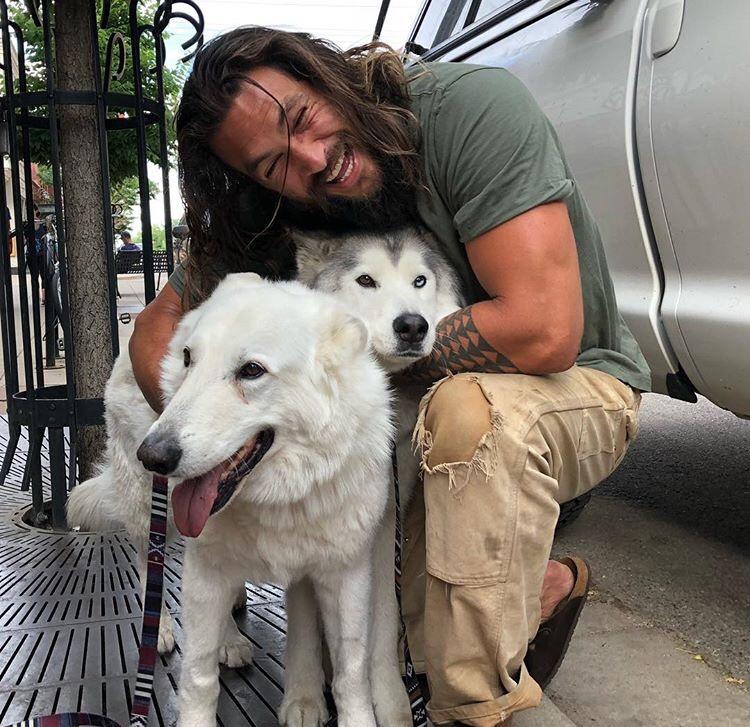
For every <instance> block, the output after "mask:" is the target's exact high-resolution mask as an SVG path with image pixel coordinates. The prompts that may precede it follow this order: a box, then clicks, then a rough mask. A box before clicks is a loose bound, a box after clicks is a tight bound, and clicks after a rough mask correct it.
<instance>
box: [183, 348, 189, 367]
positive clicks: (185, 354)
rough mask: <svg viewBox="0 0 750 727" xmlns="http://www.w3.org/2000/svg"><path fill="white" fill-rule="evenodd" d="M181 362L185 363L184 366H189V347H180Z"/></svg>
mask: <svg viewBox="0 0 750 727" xmlns="http://www.w3.org/2000/svg"><path fill="white" fill-rule="evenodd" d="M182 363H184V364H185V368H187V367H188V366H190V349H189V348H187V347H185V348H183V349H182Z"/></svg>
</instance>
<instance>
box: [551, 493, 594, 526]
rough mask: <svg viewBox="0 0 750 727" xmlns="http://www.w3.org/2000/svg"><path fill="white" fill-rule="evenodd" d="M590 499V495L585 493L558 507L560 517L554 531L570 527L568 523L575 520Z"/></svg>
mask: <svg viewBox="0 0 750 727" xmlns="http://www.w3.org/2000/svg"><path fill="white" fill-rule="evenodd" d="M590 499H591V493H590V492H586V493H584V494H583V495H581V496H580V497H576V498H574V499H573V500H568V502H564V503H563V504H562V505H560V515H559V516H558V518H557V527H556V528H555V531H558V530H562V528H564V527H565V526H566V525H570V523H572V522H573V521H575V520H577V519H578V516H579V515H580V514H581V513H582V512H583V508H584V507H586V505H587V504H588V502H589V500H590Z"/></svg>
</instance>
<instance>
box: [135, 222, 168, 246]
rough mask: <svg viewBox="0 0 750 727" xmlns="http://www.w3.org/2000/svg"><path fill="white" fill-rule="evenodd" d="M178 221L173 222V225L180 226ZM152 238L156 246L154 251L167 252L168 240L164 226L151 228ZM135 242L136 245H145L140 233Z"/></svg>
mask: <svg viewBox="0 0 750 727" xmlns="http://www.w3.org/2000/svg"><path fill="white" fill-rule="evenodd" d="M178 222H179V221H178V220H173V221H172V225H173V226H174V225H176V224H178ZM151 236H152V239H153V244H154V250H166V249H167V240H166V233H165V231H164V226H163V225H152V226H151ZM133 242H134V243H135V244H136V245H143V236H142V235H141V233H140V232H139V233H138V234H137V235H136V236H135V237H134V238H133Z"/></svg>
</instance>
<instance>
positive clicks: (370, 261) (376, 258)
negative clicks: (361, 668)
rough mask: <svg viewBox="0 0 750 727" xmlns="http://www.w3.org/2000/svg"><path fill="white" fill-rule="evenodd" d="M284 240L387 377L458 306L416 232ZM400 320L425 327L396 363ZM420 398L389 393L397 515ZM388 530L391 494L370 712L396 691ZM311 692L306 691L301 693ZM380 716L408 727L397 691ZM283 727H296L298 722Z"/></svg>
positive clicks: (406, 391) (406, 487)
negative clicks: (360, 327) (365, 281)
mask: <svg viewBox="0 0 750 727" xmlns="http://www.w3.org/2000/svg"><path fill="white" fill-rule="evenodd" d="M290 234H291V236H292V238H293V239H294V242H295V244H296V246H297V273H298V278H299V280H301V281H302V282H304V283H305V284H307V285H310V286H311V287H314V288H316V289H319V290H324V291H326V292H328V293H330V294H331V295H333V296H335V297H336V299H337V300H339V301H340V302H342V303H343V304H344V306H345V307H346V309H347V310H349V311H351V312H352V313H353V314H354V315H356V316H358V317H359V318H361V319H362V320H363V321H364V322H365V324H366V325H367V327H368V329H369V331H370V342H371V346H372V348H373V351H374V353H375V355H376V357H377V359H378V361H379V362H380V364H381V365H382V366H383V367H384V369H385V370H386V371H388V372H391V373H396V372H399V371H401V370H403V369H405V368H406V367H407V366H409V365H410V364H412V363H413V362H414V361H416V360H417V359H418V358H421V357H423V356H426V355H427V354H429V352H430V351H431V350H432V347H433V345H434V343H435V327H436V325H437V323H438V321H440V320H441V319H442V318H444V317H445V316H447V315H448V314H450V313H452V312H454V311H456V310H457V309H459V308H461V307H462V300H461V295H460V293H459V286H458V281H457V278H456V276H455V273H454V272H453V270H452V268H450V266H449V265H448V264H447V262H446V261H445V260H444V259H443V258H442V257H441V256H440V255H439V254H438V253H437V246H436V243H435V241H434V239H433V238H431V237H430V235H429V234H428V233H427V232H425V231H424V230H421V229H416V228H404V229H399V230H396V231H393V232H390V233H387V234H382V235H380V234H377V235H376V234H366V235H365V234H363V235H357V236H354V237H351V236H349V237H346V238H341V237H334V236H328V235H324V234H320V233H316V234H311V233H301V232H298V231H291V232H290ZM362 275H367V276H369V277H370V278H371V279H372V280H373V281H374V282H375V283H376V287H362V285H360V284H359V283H357V279H358V278H359V277H360V276H362ZM419 276H423V277H424V278H426V283H425V285H424V286H422V287H415V285H414V281H415V280H416V279H417V278H418V277H419ZM407 313H408V314H418V315H421V316H423V317H424V318H425V320H426V321H427V323H428V324H429V328H428V331H427V335H426V336H425V338H424V340H423V341H422V342H421V346H420V349H419V352H418V353H417V354H416V355H411V356H402V355H399V352H398V349H399V340H398V337H397V335H396V333H395V331H394V327H393V322H394V319H395V318H397V317H398V316H400V315H403V314H407ZM425 392H426V387H425V386H423V385H419V384H417V385H409V386H405V385H402V386H399V387H397V389H396V391H395V394H396V397H395V414H396V428H397V432H396V445H397V457H398V466H399V480H400V495H401V506H402V509H403V510H404V511H405V510H406V507H407V506H408V504H409V500H410V499H411V495H412V493H413V490H414V485H415V484H416V480H417V475H418V467H419V463H418V458H417V457H416V456H415V453H414V447H413V444H412V433H413V431H414V425H415V423H416V420H417V410H418V407H419V402H420V400H421V398H422V396H423V395H424V393H425ZM394 528H395V501H394V498H393V493H392V492H391V496H390V498H389V506H388V508H387V510H386V516H385V518H384V520H383V525H382V527H381V529H380V532H379V534H378V544H377V548H376V552H377V556H376V565H375V585H374V587H373V592H374V599H375V600H374V605H373V609H374V612H375V623H374V628H375V639H374V644H373V661H372V676H373V691H374V696H375V699H376V705H377V699H378V695H379V694H391V693H393V692H394V690H395V689H396V686H395V685H393V684H390V681H391V680H392V675H393V673H394V665H398V611H397V603H396V597H395V592H394V583H393V579H394V573H393V561H394ZM316 638H317V637H316V636H315V635H314V633H313V631H312V626H311V628H310V629H309V630H308V632H307V634H306V639H307V643H306V642H305V640H304V635H302V638H295V639H294V640H291V639H290V649H291V650H292V658H293V660H294V659H296V658H300V659H302V658H305V659H312V658H313V656H312V655H313V654H314V649H313V648H312V646H311V644H312V643H314V642H315V640H316ZM298 650H301V651H303V652H304V656H303V655H299V656H298V655H297V651H298ZM316 658H317V656H316ZM287 668H288V667H287ZM307 668H308V669H309V666H308V667H307ZM302 671H303V670H301V669H300V672H301V674H300V680H299V682H298V683H301V682H302V679H303V678H304V673H302ZM311 673H314V672H311ZM312 688H313V685H312V684H310V687H309V689H310V690H312ZM380 714H381V712H380V711H378V723H379V724H382V725H384V726H387V727H391V726H393V727H402V725H411V714H410V709H409V702H408V699H407V698H406V696H405V693H404V691H403V689H402V690H401V692H400V696H399V699H398V701H397V702H396V703H394V704H393V705H392V707H391V710H390V714H389V717H388V720H387V721H383V722H380ZM290 724H294V726H295V727H297V725H301V724H302V723H301V722H294V723H290ZM305 724H307V723H305Z"/></svg>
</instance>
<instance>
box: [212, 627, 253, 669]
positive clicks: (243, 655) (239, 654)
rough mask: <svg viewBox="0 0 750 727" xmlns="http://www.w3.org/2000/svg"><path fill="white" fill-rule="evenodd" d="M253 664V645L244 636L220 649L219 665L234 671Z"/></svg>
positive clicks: (232, 640)
mask: <svg viewBox="0 0 750 727" xmlns="http://www.w3.org/2000/svg"><path fill="white" fill-rule="evenodd" d="M252 662H253V645H252V644H251V643H250V640H249V639H246V638H245V637H244V636H243V635H242V634H239V633H238V634H237V635H236V636H234V637H233V638H232V639H231V640H230V641H226V642H225V643H224V644H223V645H222V646H221V648H220V649H219V663H220V664H224V665H225V666H228V667H230V668H232V669H237V668H239V667H241V666H247V665H248V664H252Z"/></svg>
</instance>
